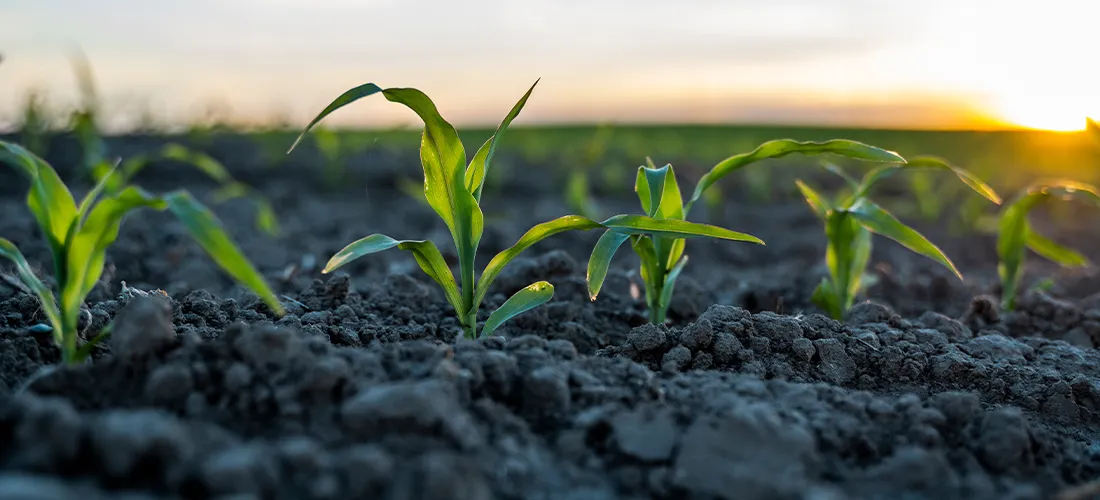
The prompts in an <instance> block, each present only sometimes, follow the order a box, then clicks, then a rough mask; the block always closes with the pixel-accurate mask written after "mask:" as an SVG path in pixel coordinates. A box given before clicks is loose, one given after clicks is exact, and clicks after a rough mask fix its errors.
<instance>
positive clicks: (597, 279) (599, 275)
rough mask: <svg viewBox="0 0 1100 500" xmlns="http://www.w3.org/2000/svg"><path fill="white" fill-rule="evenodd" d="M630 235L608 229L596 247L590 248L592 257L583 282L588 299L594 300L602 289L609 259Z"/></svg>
mask: <svg viewBox="0 0 1100 500" xmlns="http://www.w3.org/2000/svg"><path fill="white" fill-rule="evenodd" d="M628 239H630V235H629V234H626V233H620V232H617V231H612V230H610V229H608V230H607V231H604V233H603V235H601V236H600V239H599V240H598V241H596V246H595V247H593V248H592V255H591V256H590V257H589V258H588V271H587V275H586V277H585V280H586V281H587V283H588V298H589V299H591V300H596V296H597V295H599V294H600V289H602V288H603V282H604V280H606V279H607V270H608V268H610V267H611V259H613V258H614V257H615V253H616V252H618V251H619V247H621V246H623V243H625V242H626V240H628Z"/></svg>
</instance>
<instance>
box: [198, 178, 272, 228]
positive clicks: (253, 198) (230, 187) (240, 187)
mask: <svg viewBox="0 0 1100 500" xmlns="http://www.w3.org/2000/svg"><path fill="white" fill-rule="evenodd" d="M237 198H244V199H247V200H248V201H249V203H252V205H253V206H254V207H255V208H256V227H258V228H259V229H260V230H261V231H263V232H265V233H267V234H269V235H272V236H277V235H278V234H279V233H280V232H281V231H282V228H281V227H280V225H279V218H278V216H277V215H275V208H274V207H272V206H271V202H270V201H268V199H267V198H265V197H264V196H263V195H262V194H260V193H259V192H258V191H256V189H255V188H253V187H252V186H249V185H247V184H244V183H242V182H236V181H231V182H228V183H226V184H225V185H223V186H222V187H220V188H218V190H217V191H215V192H214V202H215V203H225V202H227V201H229V200H233V199H237Z"/></svg>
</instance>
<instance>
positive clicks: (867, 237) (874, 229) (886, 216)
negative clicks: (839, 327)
mask: <svg viewBox="0 0 1100 500" xmlns="http://www.w3.org/2000/svg"><path fill="white" fill-rule="evenodd" d="M826 168H827V169H828V170H829V171H830V172H833V173H835V174H837V175H839V176H841V177H842V178H843V179H844V181H845V183H846V184H847V187H848V188H849V189H851V194H848V195H846V196H845V195H841V196H837V197H835V198H834V199H829V198H826V197H825V196H824V195H822V194H820V193H818V192H817V191H816V190H814V189H813V188H811V187H810V186H809V185H808V184H806V183H805V182H803V181H802V180H801V179H799V180H797V181H796V183H797V185H798V189H799V190H800V191H801V192H802V196H803V197H804V198H805V199H806V202H807V203H809V205H810V208H811V209H813V211H814V213H815V214H817V216H818V217H819V218H820V219H821V220H822V221H823V222H824V223H825V237H826V239H827V240H828V246H827V247H826V251H825V263H826V265H827V266H828V268H829V276H827V277H825V278H823V279H822V280H821V284H819V285H818V286H817V289H816V290H814V294H813V296H812V300H813V302H814V304H816V305H817V306H818V307H820V308H821V309H822V310H824V311H825V312H827V313H828V314H829V315H830V316H832V317H833V318H835V319H838V320H839V319H843V317H844V314H845V313H846V312H847V311H848V309H849V308H851V307H852V303H853V302H854V301H855V297H856V295H858V294H859V292H860V291H861V290H862V288H863V286H864V285H865V276H864V273H865V272H866V269H867V263H868V261H869V260H870V258H871V235H872V233H874V234H879V235H882V236H885V237H887V238H890V239H892V240H894V241H897V242H898V243H900V244H901V245H902V246H904V247H905V248H908V249H909V250H912V251H914V252H916V253H919V254H921V255H924V256H926V257H928V258H930V259H932V260H934V261H936V262H939V263H940V264H943V265H944V266H945V267H947V268H948V269H950V270H951V272H952V273H954V274H955V275H956V276H958V277H959V279H962V274H960V273H959V270H958V269H957V268H956V267H955V264H953V263H952V262H951V260H950V259H948V258H947V256H946V255H944V253H943V251H941V250H940V249H939V247H937V246H936V245H934V244H932V242H930V241H928V238H925V237H924V236H923V235H922V234H920V233H919V232H917V231H916V230H915V229H913V228H911V227H909V226H907V225H905V224H903V223H902V222H901V221H899V220H898V219H896V218H895V217H894V216H893V215H891V214H890V213H889V212H887V211H886V210H885V209H883V208H882V207H880V206H879V205H877V204H875V203H874V202H873V201H871V200H870V198H868V195H869V194H870V191H871V189H872V188H873V187H874V186H875V184H877V183H878V182H880V181H882V180H883V179H886V178H888V177H890V176H892V175H893V174H895V173H897V172H899V171H901V170H903V169H910V168H935V169H943V170H950V171H951V172H953V173H954V174H955V175H956V176H958V178H959V179H960V180H961V181H962V182H963V183H964V184H966V185H967V186H969V187H970V189H972V190H974V191H975V192H977V193H978V194H980V195H982V196H983V197H985V198H986V199H988V200H989V201H992V202H993V203H997V204H1000V203H1001V198H1000V197H999V196H997V193H996V192H994V191H993V189H992V188H990V187H989V186H987V185H986V184H985V183H984V182H982V181H981V180H980V179H978V178H977V177H975V176H974V175H973V174H971V173H970V172H967V171H966V170H963V169H961V168H958V167H955V166H952V165H950V164H948V163H947V162H945V161H943V160H940V159H938V158H933V157H920V158H914V159H912V160H909V161H908V162H906V163H895V164H891V165H884V166H880V167H877V168H875V169H873V170H871V171H870V172H868V173H867V174H866V175H864V176H863V179H861V180H860V181H856V180H855V179H854V178H852V177H850V176H848V175H847V174H846V173H844V171H842V170H840V169H839V168H836V167H835V166H832V165H827V166H826Z"/></svg>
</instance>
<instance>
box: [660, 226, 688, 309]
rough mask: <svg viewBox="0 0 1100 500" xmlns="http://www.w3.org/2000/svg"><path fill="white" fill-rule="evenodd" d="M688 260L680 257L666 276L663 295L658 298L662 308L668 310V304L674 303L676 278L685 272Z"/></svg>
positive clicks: (662, 289) (662, 290) (662, 288)
mask: <svg viewBox="0 0 1100 500" xmlns="http://www.w3.org/2000/svg"><path fill="white" fill-rule="evenodd" d="M680 241H683V240H680ZM687 261H688V258H687V257H684V258H682V259H680V261H679V262H677V263H676V265H675V266H673V267H672V270H670V271H669V272H668V274H667V275H666V276H665V283H664V286H663V287H661V296H660V297H659V298H658V299H657V307H659V308H661V309H662V310H665V311H667V310H668V305H669V304H671V303H672V291H673V290H674V289H675V288H676V279H677V278H679V277H680V273H681V272H683V270H684V266H686V265H687Z"/></svg>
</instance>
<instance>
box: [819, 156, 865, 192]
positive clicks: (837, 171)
mask: <svg viewBox="0 0 1100 500" xmlns="http://www.w3.org/2000/svg"><path fill="white" fill-rule="evenodd" d="M821 168H824V169H825V170H826V171H828V172H829V173H832V174H833V175H836V176H837V177H840V178H841V179H844V183H845V184H847V185H848V187H850V188H852V189H858V188H859V181H857V180H855V178H853V177H852V176H850V175H848V172H845V171H844V169H842V168H840V165H837V164H836V163H833V162H831V161H823V162H821Z"/></svg>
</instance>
